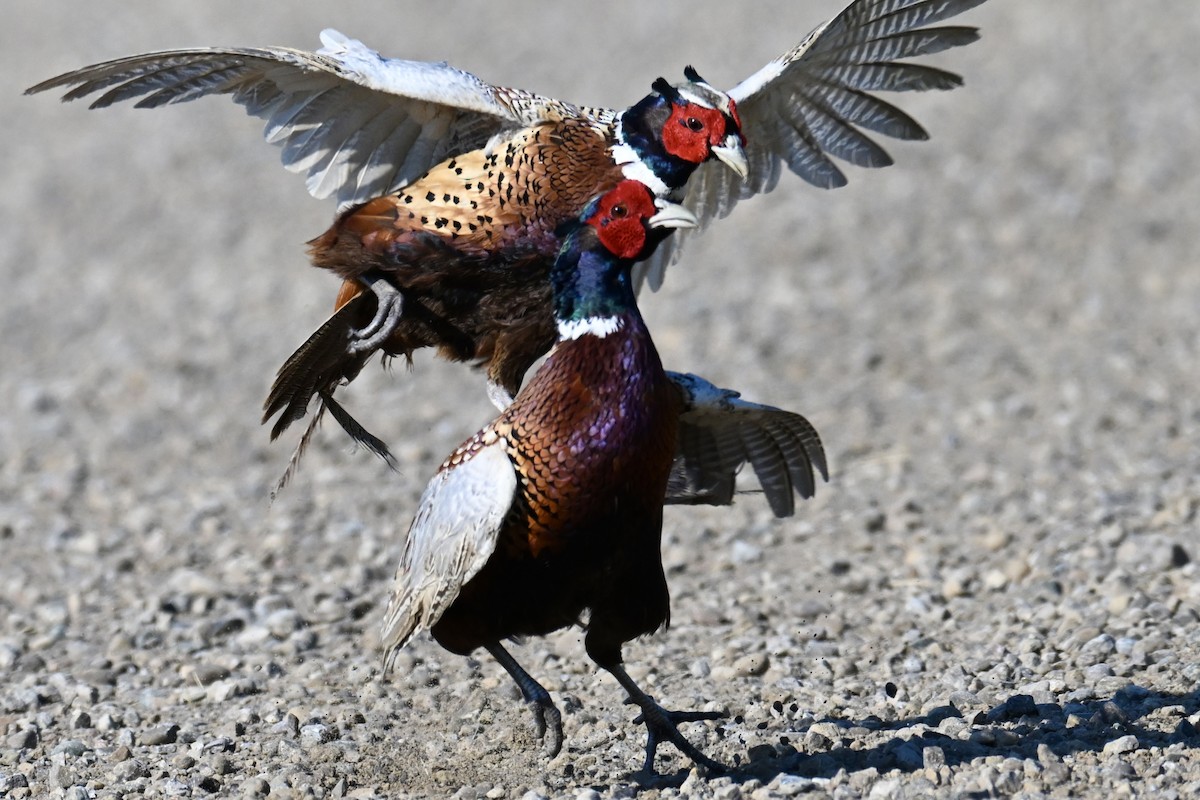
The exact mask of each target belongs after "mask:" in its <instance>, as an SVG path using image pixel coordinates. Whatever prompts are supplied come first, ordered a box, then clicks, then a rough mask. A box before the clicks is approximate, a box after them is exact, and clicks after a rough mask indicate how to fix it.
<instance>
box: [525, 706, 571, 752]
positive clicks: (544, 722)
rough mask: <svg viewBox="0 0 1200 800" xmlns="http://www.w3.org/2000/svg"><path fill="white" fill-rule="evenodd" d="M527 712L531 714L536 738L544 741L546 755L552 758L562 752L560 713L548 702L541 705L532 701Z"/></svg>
mask: <svg viewBox="0 0 1200 800" xmlns="http://www.w3.org/2000/svg"><path fill="white" fill-rule="evenodd" d="M529 710H530V711H531V712H532V713H533V732H534V733H535V734H536V735H537V738H539V739H542V740H544V741H545V743H546V754H547V755H548V756H550V758H554V757H555V756H556V755H558V753H559V751H561V750H562V744H563V732H562V713H561V712H560V711H559V710H558V707H557V706H555V705H554V703H553V702H550V701H547V702H544V703H543V702H539V701H537V700H533V701H531V702H530V703H529Z"/></svg>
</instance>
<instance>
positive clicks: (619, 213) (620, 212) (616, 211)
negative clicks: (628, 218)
mask: <svg viewBox="0 0 1200 800" xmlns="http://www.w3.org/2000/svg"><path fill="white" fill-rule="evenodd" d="M628 213H629V211H628V209H626V208H625V206H624V205H622V204H621V203H617V204H616V205H615V206H613V207H612V208H611V209H609V211H608V215H609V216H610V217H613V218H615V219H620V218H621V217H623V216H625V215H626V214H628Z"/></svg>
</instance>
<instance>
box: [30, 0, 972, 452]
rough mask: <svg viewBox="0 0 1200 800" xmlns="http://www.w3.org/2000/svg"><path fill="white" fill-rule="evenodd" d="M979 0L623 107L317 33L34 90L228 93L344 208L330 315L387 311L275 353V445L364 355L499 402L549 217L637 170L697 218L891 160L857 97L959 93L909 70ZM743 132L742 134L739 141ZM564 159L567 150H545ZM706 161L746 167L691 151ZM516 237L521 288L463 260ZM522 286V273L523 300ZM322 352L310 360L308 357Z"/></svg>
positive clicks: (540, 335) (906, 16)
mask: <svg viewBox="0 0 1200 800" xmlns="http://www.w3.org/2000/svg"><path fill="white" fill-rule="evenodd" d="M981 2H983V0H856V1H855V2H853V3H851V4H850V5H849V6H848V7H847V8H846V9H844V10H843V11H842V12H841V13H840V14H838V15H837V16H836V17H834V18H833V19H832V20H830V21H829V22H827V23H825V24H824V25H822V26H820V27H818V28H817V29H816V30H814V31H813V32H812V33H811V34H809V36H808V37H807V38H805V39H804V41H802V42H801V43H800V44H799V45H797V46H796V47H795V48H793V49H792V50H790V51H788V52H787V53H785V54H784V55H782V56H780V57H779V58H776V59H774V60H773V61H771V62H769V63H768V64H767V65H766V66H764V67H763V68H762V69H760V70H759V71H757V72H756V73H755V74H754V75H751V76H750V77H749V78H747V79H746V80H744V81H742V82H741V83H739V84H738V85H737V86H735V87H734V88H733V89H731V90H729V91H728V92H719V91H717V90H716V89H714V88H713V87H712V86H710V85H709V84H707V83H706V82H704V81H703V80H702V79H701V78H700V76H699V75H698V74H697V73H696V72H695V71H694V70H692V69H690V68H689V69H688V70H686V71H685V77H686V78H687V81H686V82H685V83H683V84H681V85H679V86H678V87H670V86H668V85H667V84H666V82H665V81H662V80H659V81H658V82H656V83H655V89H656V91H655V92H654V93H653V94H651V95H650V96H648V97H647V98H645V99H644V100H643V101H641V102H640V103H638V104H635V105H634V106H631V107H630V108H629V109H627V110H626V111H624V112H616V111H613V110H610V109H598V108H588V107H583V106H575V105H572V104H569V103H563V102H560V101H557V100H552V99H549V98H546V97H542V96H539V95H535V94H531V93H528V92H523V91H519V90H513V89H507V88H503V87H497V86H492V85H490V84H487V83H485V82H483V81H481V80H479V79H478V78H476V77H475V76H474V75H471V74H469V73H465V72H462V71H460V70H457V69H454V68H453V67H450V66H448V65H447V64H444V63H425V62H414V61H403V60H399V59H386V58H383V57H381V56H380V55H379V54H378V53H376V52H375V51H373V50H371V49H369V48H367V47H366V46H364V45H363V44H361V43H360V42H357V41H355V40H352V39H348V38H346V37H344V36H342V35H341V34H338V33H336V32H334V31H326V32H324V33H323V34H322V41H323V43H324V45H325V46H324V48H322V50H320V51H319V52H317V53H307V52H303V51H298V50H292V49H286V48H238V49H217V48H202V49H193V50H174V51H163V52H159V53H149V54H145V55H139V56H131V57H128V58H124V59H119V60H116V61H111V62H106V63H103V64H97V65H94V66H91V67H86V68H84V69H81V70H77V71H75V72H71V73H67V74H65V75H61V76H59V77H56V78H52V79H50V80H48V81H45V82H43V83H40V84H38V85H37V86H34V87H32V88H31V89H30V90H29V91H30V92H37V91H42V90H46V89H51V88H57V87H68V86H73V87H75V88H73V89H71V90H70V91H69V92H68V93H67V94H66V95H65V98H64V99H77V98H80V97H84V96H87V95H89V94H93V93H95V92H101V94H100V96H99V98H98V99H97V100H95V102H94V103H93V107H103V106H107V105H111V104H112V103H115V102H119V101H122V100H129V99H136V98H141V99H140V101H139V102H138V105H139V106H143V107H155V106H159V105H163V104H167V103H173V102H181V101H186V100H191V99H194V98H196V97H200V96H203V95H208V94H231V95H232V97H233V99H234V100H235V101H236V102H238V103H240V104H242V105H243V106H245V107H246V109H247V111H248V112H249V113H251V114H254V115H256V116H259V117H262V118H264V119H266V120H267V128H266V137H267V139H268V141H271V142H273V143H276V144H280V145H282V146H283V161H284V164H285V165H286V166H287V167H288V168H289V169H292V170H295V171H300V172H304V173H306V174H307V176H308V186H309V190H310V191H311V192H312V193H313V194H314V195H316V196H318V197H325V196H329V195H336V196H337V199H338V202H339V205H340V206H341V207H343V208H349V209H350V210H348V211H347V212H346V213H344V214H343V215H342V216H341V217H340V218H339V220H338V222H337V223H336V224H335V226H334V227H333V228H332V229H331V230H330V231H329V232H327V233H326V234H325V235H323V236H321V237H319V238H318V239H316V240H314V242H313V256H314V260H315V261H316V262H317V263H318V264H320V265H322V266H326V267H329V268H331V269H334V270H335V271H337V272H338V273H339V274H341V275H342V276H343V277H345V278H350V279H352V281H353V282H352V283H350V284H348V285H344V286H343V287H342V291H341V292H340V293H339V298H338V304H339V305H340V304H342V303H344V302H345V301H346V300H347V299H349V297H350V296H352V295H354V294H355V293H357V292H359V291H361V290H362V287H363V286H369V287H370V288H372V289H373V292H374V294H375V295H376V296H377V297H378V298H379V303H378V305H377V307H375V308H374V309H373V310H372V311H371V313H370V314H366V313H365V312H363V311H362V310H361V309H356V310H355V312H354V313H353V314H352V315H349V316H353V317H354V319H355V320H356V324H355V326H351V327H349V328H347V329H345V330H341V329H339V333H340V335H341V336H342V337H344V338H343V340H342V341H340V342H330V341H328V340H326V341H324V342H323V343H322V346H321V347H319V348H316V347H313V348H307V349H306V348H301V351H298V352H297V354H295V355H294V356H293V358H292V359H290V360H289V363H288V365H285V369H286V370H289V374H288V375H281V376H280V379H279V380H278V381H277V382H276V386H275V388H274V390H273V392H272V394H273V395H275V399H276V401H282V405H276V406H275V407H276V408H277V409H279V410H281V411H282V412H283V415H282V416H281V417H280V420H279V423H278V424H277V425H276V429H275V431H273V433H274V434H275V435H277V434H278V432H279V430H281V429H282V427H286V425H287V424H290V422H292V421H294V420H295V419H296V418H298V417H299V416H302V415H303V413H304V410H305V408H306V407H307V405H308V402H309V400H310V399H311V397H312V396H313V394H317V393H324V394H330V393H331V392H332V390H333V388H334V386H336V383H337V382H338V381H341V380H348V379H351V378H353V376H354V375H356V374H357V372H358V371H359V370H360V369H361V367H362V361H363V355H364V354H368V355H369V354H370V353H371V352H372V351H373V350H374V349H375V348H376V347H381V349H383V351H384V352H385V353H393V354H397V353H405V354H407V353H409V352H411V350H412V349H414V348H416V347H422V346H426V345H428V344H430V343H434V344H437V345H438V346H439V347H440V349H441V350H442V352H443V353H444V354H447V355H451V356H453V357H458V358H475V359H477V360H481V361H483V362H484V363H486V364H487V365H488V367H489V388H490V394H491V396H492V397H493V400H494V401H496V403H497V405H498V406H503V405H504V404H505V403H506V402H507V401H508V399H509V398H510V397H511V396H512V394H513V393H515V391H516V389H517V388H518V387H519V385H520V380H521V377H522V376H523V374H524V372H525V371H526V370H527V369H528V367H529V365H531V364H532V363H533V362H534V361H535V360H536V359H537V358H538V357H539V356H540V355H541V354H542V352H544V349H545V348H546V347H548V346H549V344H550V341H551V340H552V338H551V335H550V334H548V333H547V331H550V332H552V326H551V325H550V322H549V321H550V312H549V293H548V290H547V289H546V287H545V282H544V280H543V275H544V271H545V270H547V269H548V267H549V263H550V261H551V260H552V259H553V256H554V253H555V251H556V249H557V246H558V244H559V239H558V237H557V236H555V235H554V230H555V227H556V226H557V225H558V224H559V223H561V222H563V221H565V220H568V219H571V218H574V217H575V216H576V215H577V214H578V211H579V209H580V207H581V205H582V203H583V202H584V201H585V200H586V198H588V197H590V196H592V195H593V194H595V193H598V192H600V191H603V190H605V189H607V188H611V186H612V185H613V184H614V183H615V182H616V181H617V180H620V179H621V178H623V177H630V178H635V179H638V180H641V181H643V182H644V183H646V184H647V185H648V186H650V187H651V189H653V190H654V191H655V193H656V194H657V195H659V196H660V197H661V196H669V197H671V198H672V199H675V200H679V199H680V197H681V196H682V201H683V203H684V204H685V205H686V206H688V207H689V208H690V209H692V210H693V212H694V213H695V214H696V215H697V217H698V218H699V220H700V222H701V224H703V223H705V222H707V221H708V220H709V219H711V218H713V217H716V216H724V215H725V214H727V213H728V212H729V211H730V210H731V208H732V207H733V205H734V204H735V203H736V202H737V201H738V200H740V199H743V198H745V197H748V196H751V195H753V194H755V193H758V192H764V191H769V190H770V189H771V188H773V187H774V185H775V183H776V181H777V180H778V178H779V175H780V173H781V171H782V165H783V164H786V165H787V166H788V167H789V168H790V169H791V170H792V171H793V172H795V173H797V174H799V175H800V176H801V177H802V178H804V179H805V180H807V181H809V182H810V183H813V184H815V185H817V186H822V187H826V188H828V187H834V186H840V185H842V184H843V183H845V177H844V175H843V174H842V172H841V171H840V170H839V169H838V167H837V166H835V165H834V163H833V162H832V161H831V160H830V158H829V156H831V155H832V156H835V157H838V158H841V159H843V160H846V161H848V162H850V163H853V164H856V165H859V166H866V167H879V166H885V165H887V164H890V163H891V159H890V157H889V156H888V155H887V153H886V152H885V151H884V150H883V149H882V148H881V147H880V146H879V145H878V144H876V143H875V142H874V141H872V140H871V139H870V137H868V136H867V135H866V134H865V133H863V131H862V130H860V128H861V129H865V130H867V131H872V132H876V133H880V134H884V135H887V136H892V137H895V138H899V139H922V138H925V137H926V134H925V131H924V130H923V129H922V128H921V126H920V125H919V124H918V123H917V122H916V121H914V120H913V119H912V118H911V117H909V116H908V115H907V114H905V113H904V112H902V111H900V110H899V109H897V108H896V107H894V106H892V105H890V104H889V103H886V102H884V101H882V100H880V99H879V98H877V97H875V96H873V95H872V94H870V92H872V91H879V90H889V91H904V90H924V89H949V88H953V87H955V86H958V85H960V84H961V79H960V78H959V77H958V76H956V75H953V74H951V73H949V72H946V71H944V70H940V69H936V68H932V67H928V66H922V65H919V64H911V63H904V62H901V61H900V60H901V59H905V58H910V57H914V56H920V55H926V54H930V53H935V52H939V51H942V50H945V49H948V48H951V47H957V46H960V45H964V44H968V43H970V42H972V41H974V40H975V39H976V38H977V33H976V31H975V29H973V28H967V27H958V26H938V25H937V24H938V23H940V22H942V21H944V20H946V19H948V18H950V17H953V16H955V15H957V14H959V13H962V12H963V11H966V10H968V9H970V8H973V7H974V6H976V5H979V4H980V3H981ZM739 135H744V136H745V137H746V141H745V142H744V145H745V146H744V150H743V149H741V148H740V147H739V144H740V142H739ZM547 136H549V137H550V138H554V139H555V141H553V142H549V141H547V139H546V137H547ZM556 137H557V138H556ZM560 139H561V141H560ZM573 148H574V149H573ZM567 151H571V152H572V153H574V154H573V155H572V157H571V158H565V159H563V158H557V157H555V156H556V154H557V155H561V154H562V153H564V152H567ZM709 155H716V156H718V157H721V158H723V159H724V160H725V161H726V162H727V163H729V164H730V165H731V166H734V167H735V170H736V173H737V174H735V173H734V172H731V171H729V170H723V169H719V168H717V169H714V168H713V166H712V165H711V164H707V163H702V162H704V161H705V159H706V158H707V157H708V156H709ZM697 165H701V166H700V167H699V169H697ZM521 176H523V177H521ZM689 176H690V177H689ZM472 204H475V205H474V206H473V205H472ZM409 214H412V216H409ZM679 243H680V237H679V236H678V235H677V236H676V237H674V241H672V242H668V243H667V244H666V245H664V246H663V247H660V248H658V251H657V252H656V254H655V255H654V256H653V257H652V258H651V259H649V260H648V261H646V262H644V263H642V264H639V265H638V266H637V268H636V269H635V285H636V284H637V283H638V282H640V280H641V279H642V278H643V277H645V276H648V277H649V281H650V283H651V285H652V286H654V287H657V286H658V284H659V283H661V280H662V276H663V272H664V270H665V268H666V265H667V264H668V263H669V262H670V261H671V260H672V258H673V254H674V252H675V251H676V250H677V246H678V244H679ZM510 245H511V247H512V248H514V249H513V250H507V251H506V252H505V257H504V259H503V260H502V262H500V263H507V264H511V265H514V267H515V266H516V265H518V264H524V263H538V262H537V260H536V258H535V259H532V260H531V261H530V260H526V259H524V258H522V254H523V253H525V252H527V251H528V250H529V249H532V250H533V251H535V252H536V253H538V254H540V257H541V259H542V261H541V262H540V265H539V269H532V270H529V271H528V272H529V276H528V280H527V282H523V277H522V276H523V275H525V273H523V272H522V271H521V270H520V269H516V268H514V269H513V270H511V274H507V275H504V276H497V275H495V274H491V273H488V272H487V270H481V271H473V270H474V269H475V266H476V265H478V264H479V263H483V264H487V265H490V266H492V267H495V266H496V264H497V263H498V262H496V261H493V260H491V259H487V258H485V259H483V260H482V261H481V262H480V261H477V260H476V256H477V253H478V251H479V250H483V251H485V252H486V253H488V254H493V255H494V254H495V253H496V252H497V250H498V249H503V248H507V247H509V246H510ZM418 259H420V260H424V261H427V262H429V263H433V264H442V265H447V270H446V273H447V274H445V275H442V274H438V273H437V272H433V273H432V274H427V275H423V276H421V277H422V280H423V283H424V285H423V286H420V287H414V286H413V285H411V284H410V285H405V284H404V283H402V282H401V280H400V277H401V276H400V274H399V273H401V272H403V271H404V268H405V267H410V266H411V265H412V264H413V263H415V262H416V261H417V260H418ZM506 281H507V282H509V283H508V285H509V293H508V294H507V295H504V296H505V297H506V298H508V297H512V296H517V297H519V298H520V299H521V302H520V303H516V304H512V303H500V302H489V301H491V298H492V294H491V293H492V292H493V291H498V290H496V289H494V288H493V287H494V284H495V283H497V282H499V283H504V282H506ZM513 283H516V284H521V285H520V286H519V287H518V288H517V289H515V290H514V289H513V288H512V284H513ZM397 285H398V286H399V292H400V293H399V294H398V293H397ZM443 285H444V286H446V287H447V288H446V290H445V291H442V290H441V289H440V288H439V287H440V286H443ZM418 290H421V291H424V292H425V293H426V294H425V295H424V296H425V297H426V298H432V299H430V300H428V304H432V305H433V306H434V307H435V308H434V309H433V310H432V312H431V314H432V317H433V318H432V319H431V320H429V324H428V325H425V326H424V327H423V328H421V335H420V336H418V335H415V334H414V333H413V328H414V327H421V324H420V323H421V322H422V320H420V319H411V318H410V319H405V309H406V308H407V309H408V311H409V312H411V313H412V315H413V316H416V317H420V316H421V314H422V313H423V312H422V309H421V307H420V306H419V305H418V304H414V303H405V302H403V300H402V298H405V297H409V296H410V295H412V294H415V293H416V292H417V291H418ZM365 305H366V301H363V306H364V307H365ZM414 305H418V307H416V308H413V306H414ZM448 307H452V308H454V309H455V310H454V311H453V312H452V313H449V312H446V308H448ZM514 308H517V309H520V310H528V309H534V310H535V311H536V312H537V313H539V314H540V321H535V322H533V323H530V322H529V321H528V319H527V318H526V317H519V319H520V320H521V322H522V324H523V325H524V327H523V328H522V330H521V331H513V330H510V328H511V326H513V324H514V314H513V313H512V310H513V309H514ZM441 313H449V316H440V315H439V314H441ZM531 331H536V333H537V335H534V334H533V333H531ZM327 332H328V331H327ZM506 332H507V335H505V334H506ZM335 345H336V347H335ZM318 352H319V353H320V354H321V355H322V360H320V361H312V362H308V361H305V360H303V359H300V358H299V356H301V354H302V353H308V354H309V355H313V354H315V353H318ZM331 380H332V382H330V381H331ZM279 391H284V392H285V393H286V394H287V395H289V396H286V397H282V398H281V397H279V396H278V394H277V393H278V392H279Z"/></svg>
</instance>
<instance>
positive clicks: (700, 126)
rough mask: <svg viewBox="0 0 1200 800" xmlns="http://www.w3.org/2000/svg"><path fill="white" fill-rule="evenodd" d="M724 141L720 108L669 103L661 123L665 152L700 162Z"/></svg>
mask: <svg viewBox="0 0 1200 800" xmlns="http://www.w3.org/2000/svg"><path fill="white" fill-rule="evenodd" d="M735 114H736V112H735ZM734 118H735V119H736V116H735V117H734ZM724 140H725V115H724V114H722V113H721V112H720V111H718V110H716V109H715V108H705V107H704V106H700V105H696V104H695V103H683V104H678V103H672V104H671V116H670V117H668V118H667V124H666V125H664V126H663V147H665V148H666V151H667V152H668V153H669V154H671V155H673V156H675V157H676V158H681V159H683V160H684V161H689V162H691V163H693V164H700V163H703V162H704V160H705V159H707V158H708V157H709V155H711V154H712V148H713V147H716V146H717V145H719V144H721V142H723V141H724Z"/></svg>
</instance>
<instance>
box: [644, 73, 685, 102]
mask: <svg viewBox="0 0 1200 800" xmlns="http://www.w3.org/2000/svg"><path fill="white" fill-rule="evenodd" d="M650 88H651V89H653V90H654V91H656V92H658V93H659V94H660V95H662V96H663V97H664V98H666V99H667V100H670V101H671V102H672V103H674V102H676V101H678V100H679V90H678V89H676V88H675V87H674V86H672V85H671V84H670V83H669V82H668V81H667V79H666V78H656V79H655V81H654V83H652V84H650Z"/></svg>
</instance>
